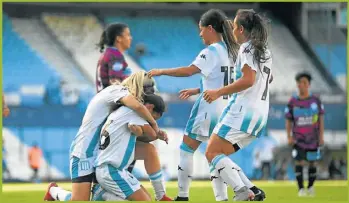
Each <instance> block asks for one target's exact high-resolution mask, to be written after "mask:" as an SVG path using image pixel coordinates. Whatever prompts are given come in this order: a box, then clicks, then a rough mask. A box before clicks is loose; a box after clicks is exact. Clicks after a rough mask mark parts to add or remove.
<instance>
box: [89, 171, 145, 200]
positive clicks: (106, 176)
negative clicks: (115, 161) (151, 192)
mask: <svg viewBox="0 0 349 203" xmlns="http://www.w3.org/2000/svg"><path fill="white" fill-rule="evenodd" d="M96 177H97V181H98V183H99V184H100V185H101V187H102V188H103V189H105V190H106V191H107V192H110V193H112V194H113V195H115V196H117V197H120V198H122V199H127V198H128V197H129V196H130V195H132V194H133V193H135V192H136V191H137V190H139V189H141V184H140V183H139V181H138V180H137V178H136V177H134V176H133V175H132V174H131V173H130V172H128V171H127V170H126V169H123V170H119V169H117V168H115V167H113V166H112V165H102V166H98V167H97V168H96Z"/></svg>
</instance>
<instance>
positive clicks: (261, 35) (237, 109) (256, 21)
mask: <svg viewBox="0 0 349 203" xmlns="http://www.w3.org/2000/svg"><path fill="white" fill-rule="evenodd" d="M233 27H234V30H233V34H234V38H235V40H236V41H237V42H238V43H239V44H240V48H239V53H238V57H237V60H236V61H235V66H234V82H233V83H232V84H230V85H227V86H225V87H223V88H218V89H215V90H207V91H205V92H204V96H203V97H204V99H205V100H206V101H207V102H209V103H211V102H214V101H215V100H216V99H218V98H220V97H221V96H223V95H232V96H231V98H230V100H229V104H228V106H227V107H226V108H225V109H224V111H223V113H222V115H221V117H220V119H219V123H218V124H217V125H216V127H215V129H214V132H213V134H212V136H211V137H210V140H209V141H208V146H207V149H206V158H207V159H208V161H209V162H210V163H211V166H212V167H213V169H214V170H215V171H217V174H218V175H219V177H221V178H222V179H223V180H224V182H226V183H227V184H228V185H229V186H231V187H232V188H233V190H234V192H235V197H234V200H237V201H248V200H252V199H254V198H255V197H258V199H257V198H256V200H263V199H264V196H265V195H264V194H262V193H263V192H262V191H261V190H260V189H258V188H256V187H255V186H254V185H253V184H252V183H251V181H250V180H249V179H248V178H247V177H246V175H245V174H244V173H243V171H242V170H241V168H240V167H239V166H238V165H237V164H236V163H234V162H233V161H232V160H231V159H229V158H228V157H227V155H229V154H232V153H234V152H236V151H238V150H239V149H240V148H242V147H244V146H246V145H248V144H249V143H250V142H251V141H252V140H253V139H254V138H255V137H258V136H260V135H261V134H262V133H263V131H264V130H265V127H266V124H267V120H268V112H269V88H268V85H269V83H270V82H271V74H272V69H271V68H272V67H271V64H272V60H271V54H270V52H269V50H268V48H267V39H268V32H267V31H268V30H267V20H266V19H265V18H264V17H262V16H261V15H259V14H257V13H256V12H255V11H253V10H252V9H251V10H246V9H240V10H238V12H237V14H236V17H235V19H234V22H233Z"/></svg>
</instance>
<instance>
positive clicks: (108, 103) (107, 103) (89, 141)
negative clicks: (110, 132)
mask: <svg viewBox="0 0 349 203" xmlns="http://www.w3.org/2000/svg"><path fill="white" fill-rule="evenodd" d="M127 94H128V90H127V89H126V88H125V87H123V86H121V85H111V86H109V87H107V88H105V89H103V90H102V91H101V92H99V93H98V94H96V95H95V96H94V97H93V98H92V100H91V101H90V103H89V105H88V106H87V109H86V112H85V115H84V118H83V120H82V124H81V126H80V128H79V131H78V133H77V135H76V136H75V138H74V141H73V143H72V146H71V155H73V156H76V157H79V158H89V157H92V156H95V152H96V148H97V144H98V141H99V133H100V130H101V128H102V126H103V124H104V122H105V120H106V119H107V117H108V115H109V114H110V113H111V110H112V109H113V106H115V105H116V102H117V101H118V100H119V99H120V98H122V97H124V96H126V95H127Z"/></svg>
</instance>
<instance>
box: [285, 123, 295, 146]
mask: <svg viewBox="0 0 349 203" xmlns="http://www.w3.org/2000/svg"><path fill="white" fill-rule="evenodd" d="M291 130H292V121H291V120H290V119H286V133H287V141H288V144H289V145H293V139H292V134H291Z"/></svg>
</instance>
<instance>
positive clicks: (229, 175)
mask: <svg viewBox="0 0 349 203" xmlns="http://www.w3.org/2000/svg"><path fill="white" fill-rule="evenodd" d="M211 164H212V165H213V167H214V168H215V169H216V170H217V171H218V173H219V175H220V176H221V178H222V179H223V181H224V182H226V183H227V184H228V185H229V186H230V187H231V188H232V189H233V190H234V191H238V190H240V189H241V188H242V187H244V186H245V184H244V182H242V180H241V178H240V175H239V173H238V170H237V169H236V168H235V167H236V166H237V165H236V164H234V162H233V161H232V160H230V159H229V158H228V157H227V156H225V155H224V154H220V155H217V156H216V157H215V158H214V159H213V160H212V162H211ZM239 168H240V167H239Z"/></svg>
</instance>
